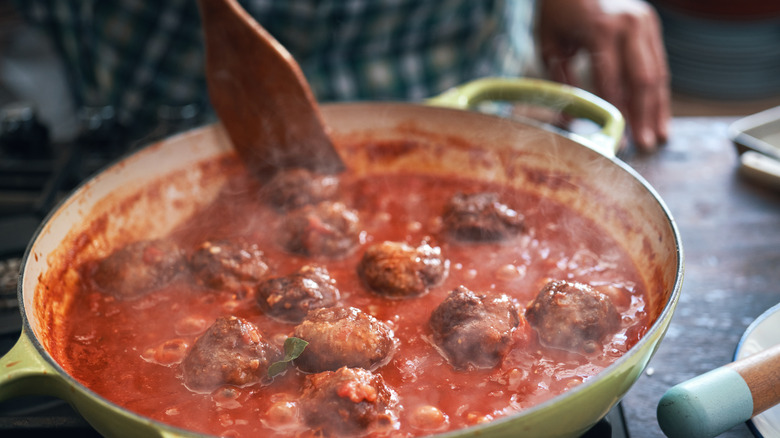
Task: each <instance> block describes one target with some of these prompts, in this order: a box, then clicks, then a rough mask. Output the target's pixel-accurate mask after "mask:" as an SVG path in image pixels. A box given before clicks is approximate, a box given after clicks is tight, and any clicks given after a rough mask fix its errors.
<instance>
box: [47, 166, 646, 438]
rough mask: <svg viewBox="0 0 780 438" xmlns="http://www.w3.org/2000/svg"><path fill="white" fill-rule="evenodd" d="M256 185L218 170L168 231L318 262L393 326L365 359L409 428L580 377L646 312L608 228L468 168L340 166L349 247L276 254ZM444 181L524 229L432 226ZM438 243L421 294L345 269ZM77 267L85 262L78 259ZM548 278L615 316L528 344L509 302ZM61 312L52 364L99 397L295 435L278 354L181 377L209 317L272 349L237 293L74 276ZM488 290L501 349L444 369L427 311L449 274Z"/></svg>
mask: <svg viewBox="0 0 780 438" xmlns="http://www.w3.org/2000/svg"><path fill="white" fill-rule="evenodd" d="M258 184H259V183H257V182H256V181H254V179H253V178H252V177H250V176H248V175H246V174H243V173H239V174H237V175H235V176H234V177H232V180H231V181H230V183H229V184H228V185H227V186H226V187H225V189H224V190H223V191H222V193H221V195H220V196H218V197H217V199H216V200H215V201H214V202H213V203H212V204H211V205H209V206H208V207H207V208H205V209H203V210H202V211H200V212H199V213H197V214H196V215H194V216H193V217H191V218H190V219H189V220H187V221H186V222H185V223H183V224H182V225H181V226H179V227H178V228H177V229H176V230H174V232H172V233H171V234H170V236H169V237H168V238H169V239H171V241H173V242H176V243H177V244H179V245H180V246H181V247H182V248H194V247H196V246H197V245H199V244H200V243H201V242H203V241H204V240H208V239H211V240H218V239H238V238H241V239H246V240H249V241H252V242H255V243H257V244H258V246H259V248H260V249H261V250H262V251H263V253H264V255H265V256H266V258H267V260H268V264H269V270H270V275H287V274H290V273H292V272H294V271H297V270H298V269H299V268H300V267H301V266H303V265H307V264H308V265H319V266H325V267H327V269H328V271H329V272H330V275H331V277H332V278H333V279H334V281H335V284H336V285H337V287H338V289H339V291H340V305H345V306H353V307H357V308H360V309H363V310H364V311H365V312H367V313H369V314H370V315H373V316H374V317H376V318H377V319H378V320H380V321H382V322H384V323H385V324H387V325H388V326H389V327H390V328H392V330H393V332H394V334H395V337H396V338H397V340H398V341H399V345H398V349H397V351H395V353H394V354H393V356H392V359H391V360H390V361H389V362H388V363H387V364H386V365H383V366H381V367H380V368H378V369H377V370H375V373H378V374H381V375H382V377H383V378H384V381H385V383H386V384H387V385H388V386H389V387H390V388H392V389H393V390H394V391H396V392H397V394H398V397H399V406H400V412H399V414H398V415H399V428H398V429H396V430H391V431H389V432H387V431H385V433H389V434H392V435H393V436H419V435H427V434H433V433H437V432H441V431H446V430H451V429H458V428H462V427H466V426H470V425H474V424H477V423H480V422H483V421H489V420H491V419H495V418H499V417H502V416H505V415H508V414H511V413H514V412H517V411H520V410H523V409H526V408H528V407H530V406H533V405H536V404H538V403H540V402H543V401H545V400H547V399H549V398H551V397H553V396H555V395H558V394H560V393H562V392H565V391H567V390H569V389H571V388H572V387H574V386H576V385H578V384H580V383H582V382H583V381H585V380H587V379H588V378H590V377H591V376H593V375H595V374H597V373H598V372H599V371H601V370H602V369H604V368H605V367H607V366H608V365H610V364H611V363H612V362H614V361H615V360H616V359H617V358H619V357H620V356H621V355H623V354H624V353H625V352H626V351H627V350H628V349H629V348H631V347H632V346H633V345H634V344H635V343H636V342H637V341H638V339H639V338H640V337H641V336H642V335H643V334H644V332H645V330H646V327H647V325H648V322H647V316H646V313H645V301H646V300H645V294H646V291H645V286H644V285H643V284H642V283H641V281H640V276H639V274H638V273H637V270H636V268H635V266H634V265H633V263H632V261H631V259H630V257H628V255H627V254H626V253H625V252H624V251H623V250H622V249H621V247H620V245H618V243H617V242H615V240H614V239H613V238H612V237H610V235H609V233H607V232H606V231H605V230H603V229H601V228H600V227H599V226H598V225H597V224H594V223H592V222H590V221H588V220H586V219H584V218H582V217H580V216H579V215H578V214H576V213H575V212H573V211H571V210H569V209H568V208H567V207H566V206H564V205H560V204H558V203H556V202H554V201H551V200H547V199H540V198H538V197H535V196H531V195H529V194H527V193H523V192H521V191H513V190H508V189H507V188H504V187H500V186H494V185H491V184H490V183H485V182H478V181H473V180H467V179H457V178H441V177H435V178H434V177H431V176H426V175H417V174H389V175H371V176H370V177H364V178H357V177H355V176H354V175H351V174H349V173H346V174H344V175H343V176H342V180H341V187H340V192H339V195H338V197H339V200H341V201H342V202H344V203H345V204H346V205H348V206H349V207H350V208H353V209H355V210H356V211H357V213H358V216H359V220H360V227H361V230H362V233H361V239H360V244H359V245H358V247H357V248H355V250H354V251H352V252H351V253H350V254H348V255H347V256H345V257H342V258H337V259H329V258H323V257H314V258H311V257H305V256H300V255H294V254H290V253H288V252H287V251H285V250H284V249H283V247H282V246H281V245H280V243H279V241H278V235H279V233H278V232H277V230H278V227H279V226H280V225H281V223H282V222H283V221H284V220H285V213H282V212H279V211H277V210H275V209H273V208H270V207H269V206H268V205H267V204H266V203H264V202H261V201H258V197H257V193H258ZM457 192H466V193H473V192H498V193H500V196H501V200H502V202H503V203H505V204H507V205H509V206H510V207H511V208H513V209H514V210H516V211H518V212H520V213H521V214H522V215H523V216H524V223H523V231H522V232H520V233H519V234H517V235H516V236H513V237H510V238H507V239H504V240H502V241H499V242H482V243H480V242H476V243H475V242H460V241H456V240H453V239H448V238H446V237H445V236H444V235H443V233H442V222H441V214H442V210H443V209H444V206H445V203H446V202H447V200H448V199H450V198H451V197H452V196H453V194H455V193H457ZM426 239H427V241H428V242H430V243H431V244H432V245H435V246H438V247H440V248H441V252H442V254H443V256H444V258H446V259H447V260H448V261H449V272H448V274H447V276H446V278H445V279H444V280H443V282H441V283H440V284H438V285H436V286H434V287H433V288H432V289H431V290H430V291H429V292H428V293H426V294H424V295H422V296H419V297H413V298H406V299H388V298H384V297H381V296H378V295H376V294H375V293H372V292H370V291H368V290H367V289H366V287H365V286H364V285H363V283H362V282H361V279H360V278H359V276H358V274H357V272H356V266H357V265H358V262H359V260H360V258H361V256H362V254H363V251H364V249H365V248H366V247H367V246H368V245H370V244H372V243H377V242H382V241H401V242H407V243H409V244H411V245H415V246H416V245H418V244H420V242H422V241H423V240H426ZM80 272H82V273H88V272H90V268H89V266H84V267H83V268H81V269H80ZM550 279H558V280H569V281H577V282H581V283H585V284H589V285H591V286H592V287H593V288H595V289H597V290H599V291H601V292H603V293H604V294H606V295H607V296H609V297H610V298H611V299H612V302H613V304H614V305H615V307H616V308H617V310H618V311H619V313H620V317H621V322H620V328H619V329H618V330H617V332H616V333H614V334H613V335H611V336H610V337H609V338H608V339H605V340H604V342H603V346H601V347H600V348H598V349H596V350H595V351H592V352H585V351H578V352H569V351H565V350H562V349H557V348H550V347H547V346H545V345H543V344H542V343H541V342H540V341H539V339H538V336H537V334H536V333H535V331H534V329H533V328H532V327H531V326H530V325H529V323H528V322H527V321H526V320H525V318H524V315H523V314H524V310H525V308H526V306H527V305H528V303H529V302H530V301H531V300H533V298H534V297H535V296H536V295H537V293H538V292H539V291H540V289H541V288H542V287H543V286H544V284H546V283H547V282H548V281H549V280H550ZM79 284H80V290H78V291H77V292H76V297H75V299H74V302H73V305H72V306H71V307H70V309H69V311H68V314H67V315H66V318H65V319H66V320H67V328H66V330H65V331H64V333H65V339H63V340H62V345H65V346H66V347H64V348H65V351H64V357H63V358H62V362H63V366H64V368H65V369H66V370H67V371H68V372H69V373H70V374H72V375H73V376H74V377H75V378H76V379H77V380H79V381H80V382H82V383H83V384H84V385H86V386H87V387H89V388H91V389H92V390H94V391H95V392H97V393H98V394H100V395H101V396H103V397H105V398H106V399H108V400H111V401H112V402H114V403H116V404H118V405H120V406H123V407H125V408H127V409H129V410H131V411H134V412H136V413H138V414H141V415H143V416H147V417H150V418H153V419H156V420H159V421H162V422H165V423H168V424H172V425H175V426H179V427H182V428H186V429H190V430H194V431H197V432H202V433H208V434H213V435H227V436H243V437H249V436H272V435H274V434H275V433H276V434H279V435H283V436H288V435H289V436H310V435H313V434H315V432H313V431H310V430H309V429H308V428H307V427H306V426H305V425H304V424H303V422H302V420H301V416H300V412H299V411H298V408H299V407H300V406H299V402H298V400H299V396H300V393H301V388H302V385H303V380H304V376H305V374H304V373H302V372H300V371H299V370H297V369H296V368H295V367H294V366H290V367H289V368H288V369H287V371H286V372H285V373H284V374H283V375H279V376H277V377H275V378H274V379H273V380H272V381H271V382H270V383H269V382H264V383H263V384H253V385H248V386H244V387H236V386H224V387H221V388H219V389H216V390H214V391H212V392H196V391H192V390H190V389H188V388H187V387H186V386H185V384H184V382H183V378H182V370H181V361H182V358H183V356H184V354H185V353H186V351H187V350H188V349H189V348H191V346H192V345H193V344H194V342H195V340H196V339H197V338H198V336H200V335H201V334H202V333H203V332H204V331H205V330H206V329H207V328H208V327H209V326H210V325H211V324H212V323H213V322H214V321H215V319H216V318H218V317H220V316H226V315H235V316H239V317H242V318H245V319H246V320H248V321H250V322H252V323H254V324H256V325H257V327H259V329H260V331H261V332H262V333H263V334H264V336H265V337H266V338H267V339H269V340H271V342H273V343H274V344H276V345H278V346H281V345H282V344H283V342H284V340H285V339H286V338H287V337H288V336H291V335H292V332H293V328H294V326H295V324H290V323H282V322H278V321H275V320H273V319H269V318H268V317H266V316H265V315H264V314H263V312H262V310H261V309H260V307H259V306H258V305H257V303H256V299H255V297H254V296H252V294H251V293H249V294H246V295H243V296H242V295H241V294H235V293H231V292H224V291H218V290H213V289H210V288H206V287H203V286H201V285H199V284H198V283H197V282H195V281H194V280H193V279H192V278H190V277H188V276H183V277H180V278H178V279H176V280H175V281H174V282H173V283H171V284H169V285H167V286H165V287H164V288H163V289H160V290H158V291H155V292H154V293H150V294H146V295H143V296H140V297H137V298H132V299H120V298H115V297H114V296H113V295H111V294H106V293H104V292H102V291H99V290H96V289H94V288H92V287H91V286H90V284H91V283H90V282H89V281H86V280H85V281H82V282H80V283H79ZM461 285H463V286H465V287H466V288H468V289H470V290H472V291H475V292H483V291H486V292H502V293H505V294H507V295H509V296H510V297H511V299H512V300H513V301H514V302H515V303H516V304H517V307H518V308H519V309H520V324H519V326H518V327H517V328H516V329H515V330H514V332H513V335H512V336H513V342H512V345H511V350H510V351H509V353H507V355H506V356H505V357H504V358H503V360H502V361H501V362H500V363H499V364H498V365H497V366H496V367H494V368H491V369H471V370H462V369H454V368H453V367H452V366H451V365H450V364H449V363H448V362H447V361H446V360H445V359H444V358H443V357H442V355H441V354H440V353H439V352H438V351H437V350H436V349H435V348H434V347H433V345H432V341H431V331H430V328H429V324H428V321H429V318H430V315H431V312H432V311H433V309H434V308H436V306H437V305H439V303H441V302H442V301H443V300H444V298H445V297H446V296H447V295H448V294H449V292H450V291H452V290H453V289H455V288H457V287H458V286H461Z"/></svg>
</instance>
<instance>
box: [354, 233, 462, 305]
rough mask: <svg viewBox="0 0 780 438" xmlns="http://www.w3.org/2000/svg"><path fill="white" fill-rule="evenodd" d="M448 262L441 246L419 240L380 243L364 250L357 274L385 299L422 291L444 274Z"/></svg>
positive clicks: (408, 295) (412, 295) (420, 293)
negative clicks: (415, 246)
mask: <svg viewBox="0 0 780 438" xmlns="http://www.w3.org/2000/svg"><path fill="white" fill-rule="evenodd" d="M448 267H449V261H447V260H445V259H444V258H443V257H442V255H441V248H439V247H432V246H430V245H429V244H427V243H422V244H421V245H420V246H418V247H417V248H414V247H412V246H411V245H408V244H406V243H402V242H382V243H378V244H375V245H371V246H370V247H368V248H367V249H366V252H365V253H364V254H363V258H362V259H361V260H360V263H359V264H358V274H359V275H360V278H361V279H362V280H363V282H364V283H365V284H366V286H368V288H369V289H371V290H372V291H374V292H376V293H377V294H379V295H383V296H385V297H388V298H407V297H414V296H419V295H422V294H424V293H425V292H427V291H428V289H429V288H431V287H433V286H435V285H437V284H439V283H441V282H442V280H444V278H445V277H446V276H447V270H448Z"/></svg>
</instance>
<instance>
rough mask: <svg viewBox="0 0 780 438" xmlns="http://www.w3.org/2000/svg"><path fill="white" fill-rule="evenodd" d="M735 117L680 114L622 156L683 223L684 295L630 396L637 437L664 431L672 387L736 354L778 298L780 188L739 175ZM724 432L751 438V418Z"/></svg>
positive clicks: (626, 402) (627, 403)
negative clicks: (653, 138)
mask: <svg viewBox="0 0 780 438" xmlns="http://www.w3.org/2000/svg"><path fill="white" fill-rule="evenodd" d="M735 120H737V118H735V117H678V118H675V119H674V120H673V121H672V125H671V131H670V140H669V142H668V144H667V145H666V146H665V147H663V148H662V149H661V150H659V151H657V152H655V153H651V154H639V153H636V152H632V150H631V149H629V152H628V153H626V154H624V155H623V156H621V158H622V159H623V160H624V161H626V162H627V163H628V164H629V165H631V166H632V167H634V168H635V169H636V170H637V171H638V172H639V173H640V174H641V175H642V176H643V177H645V178H646V179H647V180H648V181H649V182H650V184H651V185H652V186H653V187H654V188H655V189H656V190H657V191H658V193H659V195H660V196H661V198H662V199H663V200H664V202H665V203H666V204H667V206H668V207H669V210H670V211H671V214H672V216H673V217H674V219H675V221H676V222H677V224H678V226H679V229H680V234H681V238H682V246H683V251H684V253H683V254H684V257H685V259H684V260H685V276H684V281H683V286H682V295H681V298H680V302H679V304H678V306H677V309H676V311H675V314H674V317H673V319H672V322H671V325H670V327H669V330H668V332H667V334H666V336H665V338H664V339H663V341H662V342H661V344H660V348H659V349H658V351H657V353H656V354H655V356H654V357H653V359H652V361H651V362H650V364H649V365H648V368H647V369H646V372H645V373H644V374H643V375H642V376H641V377H640V379H639V380H638V381H637V383H636V384H635V385H634V386H633V387H632V388H631V390H630V391H629V392H628V394H627V395H626V396H625V398H624V399H623V410H624V413H625V417H626V422H627V425H628V429H629V432H630V435H631V437H632V438H645V437H663V436H664V434H663V433H662V432H661V429H660V428H659V426H658V422H657V418H656V414H655V412H656V406H657V404H658V401H659V400H660V398H661V396H662V395H663V394H664V393H665V392H666V391H667V390H668V389H669V388H670V387H672V386H674V385H676V384H678V383H680V382H683V381H685V380H687V379H690V378H692V377H694V376H697V375H699V374H702V373H705V372H707V371H709V370H711V369H714V368H717V367H719V366H721V365H724V364H726V363H728V362H731V361H732V356H733V354H734V351H735V348H736V346H737V342H738V341H739V339H740V337H741V336H742V334H743V332H744V330H745V329H746V328H747V326H748V325H749V324H750V323H751V322H752V321H753V320H754V319H755V318H756V317H758V316H759V315H760V314H762V313H763V312H764V311H766V310H767V309H769V308H770V307H772V306H773V305H775V304H777V303H778V302H780V192H775V191H773V190H771V189H768V188H764V187H762V186H759V185H755V184H753V183H752V182H750V181H748V180H746V179H744V178H743V177H741V175H740V174H739V173H738V158H737V154H736V150H735V148H734V145H733V143H732V142H731V141H730V140H729V138H728V136H727V128H728V126H729V124H730V123H731V122H733V121H735ZM722 436H723V437H752V436H753V435H752V434H751V433H750V431H749V429H748V427H747V426H746V425H745V424H741V425H738V426H736V427H734V428H732V429H731V430H729V431H728V432H726V433H724V434H723V435H722Z"/></svg>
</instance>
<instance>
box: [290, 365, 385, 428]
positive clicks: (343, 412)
mask: <svg viewBox="0 0 780 438" xmlns="http://www.w3.org/2000/svg"><path fill="white" fill-rule="evenodd" d="M301 407H302V408H303V416H304V421H305V422H306V424H307V425H308V426H309V427H310V428H311V429H313V431H314V432H315V435H319V434H320V433H321V435H322V436H338V437H340V436H361V435H366V434H369V433H380V434H381V433H382V432H386V431H392V430H393V429H397V427H398V426H397V423H398V411H399V409H400V406H399V403H398V395H397V394H396V393H395V391H393V390H392V389H391V388H390V387H388V386H387V385H386V384H385V381H384V379H383V378H382V376H381V375H378V374H373V373H372V372H370V371H367V370H364V369H361V368H339V369H338V370H336V371H325V372H322V373H318V374H312V375H309V376H306V382H304V386H303V394H302V396H301Z"/></svg>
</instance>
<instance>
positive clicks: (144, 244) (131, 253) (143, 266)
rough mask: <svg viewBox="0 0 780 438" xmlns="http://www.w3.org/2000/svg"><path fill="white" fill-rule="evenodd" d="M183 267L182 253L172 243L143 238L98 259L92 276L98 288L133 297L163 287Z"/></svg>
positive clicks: (121, 297)
mask: <svg viewBox="0 0 780 438" xmlns="http://www.w3.org/2000/svg"><path fill="white" fill-rule="evenodd" d="M185 267H186V263H185V257H184V253H183V251H182V250H181V249H180V248H179V246H178V245H176V244H175V243H174V242H171V241H169V240H163V239H159V240H143V241H139V242H134V243H131V244H129V245H126V246H124V247H122V248H120V249H118V250H116V251H114V252H113V253H111V254H110V255H109V256H108V257H106V258H104V259H102V260H100V261H98V262H97V264H96V265H95V268H94V272H93V275H92V276H91V277H92V279H93V281H94V284H95V286H96V287H97V288H98V290H101V291H103V292H105V293H108V294H111V295H113V296H114V297H116V298H118V299H133V298H139V297H141V296H143V295H146V294H148V293H150V292H154V291H156V290H158V289H160V288H162V287H165V286H166V285H168V284H169V283H170V282H171V281H173V280H174V279H175V278H176V276H177V275H179V274H180V273H182V272H183V271H184V269H185Z"/></svg>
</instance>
